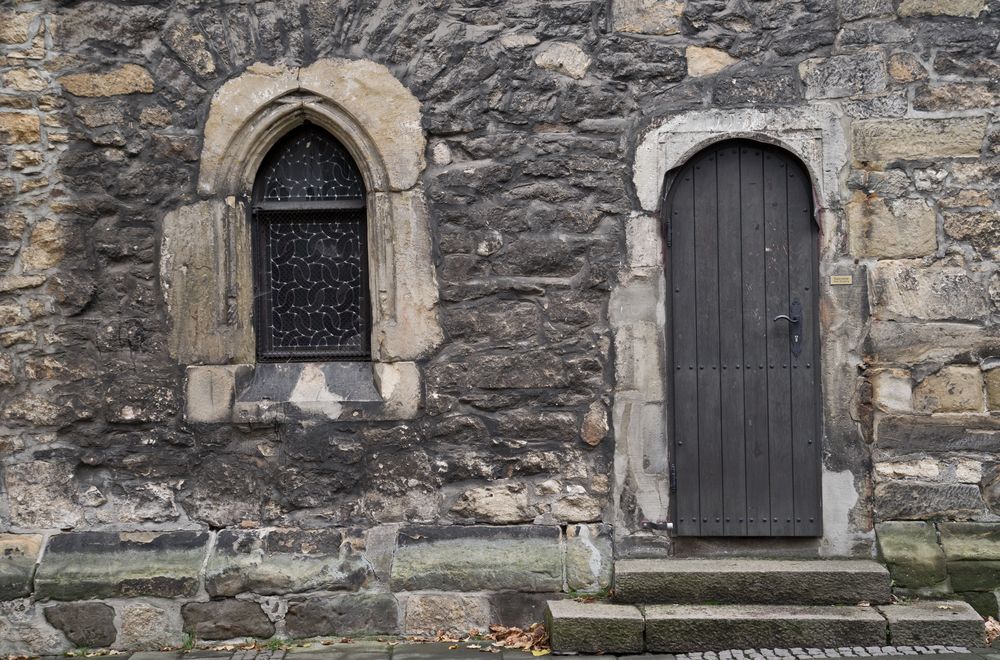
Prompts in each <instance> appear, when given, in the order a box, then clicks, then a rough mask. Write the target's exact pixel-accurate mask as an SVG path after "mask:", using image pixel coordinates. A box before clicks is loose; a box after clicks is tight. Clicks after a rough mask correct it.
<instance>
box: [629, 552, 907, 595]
mask: <svg viewBox="0 0 1000 660" xmlns="http://www.w3.org/2000/svg"><path fill="white" fill-rule="evenodd" d="M890 598H891V588H890V582H889V571H888V570H886V568H885V567H884V566H882V565H881V564H879V563H877V562H874V561H869V560H856V559H822V560H780V559H622V560H619V561H617V562H615V581H614V600H615V602H618V603H674V604H708V603H721V604H736V603H746V604H761V605H767V604H772V605H856V604H858V603H861V602H867V603H870V604H873V605H874V604H881V603H888V602H889V601H890Z"/></svg>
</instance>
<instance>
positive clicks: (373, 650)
mask: <svg viewBox="0 0 1000 660" xmlns="http://www.w3.org/2000/svg"><path fill="white" fill-rule="evenodd" d="M451 646H454V645H449V644H410V643H407V644H391V645H390V644H385V643H382V642H354V643H351V644H340V643H337V644H329V645H327V644H319V643H316V644H311V645H308V646H295V647H292V648H290V649H288V650H274V651H272V650H256V649H237V650H197V651H163V652H141V653H133V654H132V655H125V654H122V655H117V656H109V657H113V658H115V660H486V658H487V657H492V658H493V659H494V660H531V659H533V658H534V656H532V654H530V653H528V652H525V651H519V650H511V649H504V650H502V651H494V652H485V651H483V650H477V649H471V648H467V645H466V644H465V643H462V644H458V645H457V646H458V647H459V648H450V647H451ZM914 655H933V656H935V657H936V658H937V660H1000V648H981V649H969V648H966V647H964V646H926V647H925V646H868V647H860V646H855V647H847V646H844V647H839V648H834V649H813V648H792V649H740V650H730V651H718V652H707V653H683V654H677V655H668V654H661V655H651V654H646V655H631V656H619V658H618V660H818V659H819V658H857V657H862V658H871V657H878V658H904V657H906V656H914ZM582 657H585V658H587V659H588V660H609V659H610V658H614V657H615V656H610V655H608V656H593V655H592V656H582ZM65 658H66V656H48V657H45V658H42V659H40V660H57V659H58V660H65Z"/></svg>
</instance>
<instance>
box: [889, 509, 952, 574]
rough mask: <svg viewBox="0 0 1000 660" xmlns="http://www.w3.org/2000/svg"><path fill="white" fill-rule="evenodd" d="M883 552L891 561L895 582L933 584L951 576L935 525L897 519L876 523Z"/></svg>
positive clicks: (890, 568) (890, 569)
mask: <svg viewBox="0 0 1000 660" xmlns="http://www.w3.org/2000/svg"><path fill="white" fill-rule="evenodd" d="M875 534H876V536H877V537H878V549H879V555H880V557H881V558H882V560H883V561H884V562H885V563H886V564H888V566H889V572H890V574H891V575H892V581H893V584H894V585H895V586H897V587H903V588H907V589H919V588H921V587H930V586H933V585H935V584H938V583H940V582H942V581H944V579H945V578H947V577H948V573H947V571H946V569H945V557H944V550H942V549H941V546H940V545H938V542H937V531H936V530H935V529H934V525H932V524H930V523H926V522H917V521H910V520H893V521H888V522H884V523H879V524H877V525H875Z"/></svg>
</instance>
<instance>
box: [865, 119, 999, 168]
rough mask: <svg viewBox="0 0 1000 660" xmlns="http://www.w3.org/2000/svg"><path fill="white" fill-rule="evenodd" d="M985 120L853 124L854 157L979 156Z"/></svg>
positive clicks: (888, 158)
mask: <svg viewBox="0 0 1000 660" xmlns="http://www.w3.org/2000/svg"><path fill="white" fill-rule="evenodd" d="M985 133H986V119H985V118H980V117H968V118H962V119H892V120H888V119H871V120H866V121H859V122H855V124H854V150H853V153H854V158H855V160H861V161H880V162H884V161H890V160H897V159H898V160H915V159H921V158H927V159H933V158H939V157H947V156H978V155H979V152H980V150H981V149H982V143H983V136H984V135H985Z"/></svg>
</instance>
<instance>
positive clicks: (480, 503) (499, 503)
mask: <svg viewBox="0 0 1000 660" xmlns="http://www.w3.org/2000/svg"><path fill="white" fill-rule="evenodd" d="M451 512H452V513H453V514H455V516H457V517H459V518H466V519H470V520H474V521H477V522H486V523H494V524H497V523H499V524H503V523H508V524H509V523H518V522H522V523H523V522H531V521H532V520H533V519H534V518H535V516H536V515H537V514H538V511H537V510H536V509H535V508H534V507H532V506H529V504H528V491H527V489H525V487H524V484H507V485H501V486H483V487H482V488H470V489H469V490H467V491H465V492H464V493H462V494H461V495H460V496H459V497H458V500H457V501H456V502H455V504H454V506H452V507H451Z"/></svg>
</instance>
